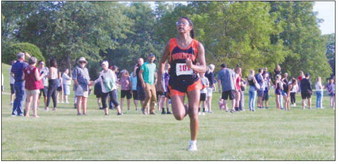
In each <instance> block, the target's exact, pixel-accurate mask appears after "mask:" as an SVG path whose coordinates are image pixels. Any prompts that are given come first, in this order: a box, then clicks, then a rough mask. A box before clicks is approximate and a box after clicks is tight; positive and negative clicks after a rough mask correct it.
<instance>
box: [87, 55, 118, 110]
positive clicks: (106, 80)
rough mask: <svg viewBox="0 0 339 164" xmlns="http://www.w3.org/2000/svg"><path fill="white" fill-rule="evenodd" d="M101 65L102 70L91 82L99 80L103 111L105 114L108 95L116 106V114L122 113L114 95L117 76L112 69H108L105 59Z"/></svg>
mask: <svg viewBox="0 0 339 164" xmlns="http://www.w3.org/2000/svg"><path fill="white" fill-rule="evenodd" d="M101 67H102V69H103V70H102V71H101V72H100V75H99V78H98V79H96V80H95V81H94V83H93V84H95V83H97V82H100V84H101V90H102V97H101V101H102V107H103V108H104V111H105V115H108V106H107V96H109V97H110V99H111V100H112V102H113V104H114V106H115V107H116V109H117V114H118V115H122V113H121V109H120V105H119V103H118V100H117V95H115V94H116V92H115V91H114V90H116V89H117V85H116V82H117V78H116V76H115V73H114V72H113V71H112V70H110V69H108V62H107V61H103V62H102V63H101Z"/></svg>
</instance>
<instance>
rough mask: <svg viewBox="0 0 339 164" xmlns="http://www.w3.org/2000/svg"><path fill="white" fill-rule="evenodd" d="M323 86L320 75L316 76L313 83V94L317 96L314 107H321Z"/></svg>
mask: <svg viewBox="0 0 339 164" xmlns="http://www.w3.org/2000/svg"><path fill="white" fill-rule="evenodd" d="M323 88H324V86H323V85H322V83H321V77H318V78H317V82H316V83H315V94H316V96H317V99H316V108H320V109H323Z"/></svg>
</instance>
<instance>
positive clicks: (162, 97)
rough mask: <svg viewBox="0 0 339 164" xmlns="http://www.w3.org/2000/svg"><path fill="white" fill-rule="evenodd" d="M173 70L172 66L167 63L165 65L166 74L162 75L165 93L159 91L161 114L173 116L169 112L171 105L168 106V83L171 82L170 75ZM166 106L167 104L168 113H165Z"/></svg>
mask: <svg viewBox="0 0 339 164" xmlns="http://www.w3.org/2000/svg"><path fill="white" fill-rule="evenodd" d="M170 68H171V66H170V65H169V64H168V63H166V65H165V72H164V73H163V74H162V89H163V92H162V91H160V90H157V92H158V93H160V94H159V95H160V96H159V107H160V108H161V110H162V111H161V114H172V112H170V110H169V104H168V101H169V99H168V97H167V94H168V82H169V78H170V75H169V72H168V71H169V69H170ZM165 104H166V109H167V113H166V111H165Z"/></svg>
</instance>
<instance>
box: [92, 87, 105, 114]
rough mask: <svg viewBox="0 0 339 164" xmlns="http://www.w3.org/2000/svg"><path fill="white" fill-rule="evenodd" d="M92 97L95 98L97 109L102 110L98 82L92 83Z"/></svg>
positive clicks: (100, 90) (100, 91)
mask: <svg viewBox="0 0 339 164" xmlns="http://www.w3.org/2000/svg"><path fill="white" fill-rule="evenodd" d="M94 95H95V97H96V98H97V104H98V108H99V109H104V108H103V107H102V106H101V101H102V100H101V97H102V89H101V83H100V82H96V83H94Z"/></svg>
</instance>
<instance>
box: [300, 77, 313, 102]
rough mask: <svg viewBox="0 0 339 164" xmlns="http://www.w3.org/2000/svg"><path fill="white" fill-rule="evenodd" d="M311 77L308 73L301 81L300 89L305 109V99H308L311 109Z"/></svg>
mask: <svg viewBox="0 0 339 164" xmlns="http://www.w3.org/2000/svg"><path fill="white" fill-rule="evenodd" d="M309 79H310V75H309V74H308V73H306V74H305V78H303V79H302V80H301V82H300V91H301V98H302V108H303V109H305V99H307V101H308V108H309V109H311V95H312V87H311V82H310V80H309Z"/></svg>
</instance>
